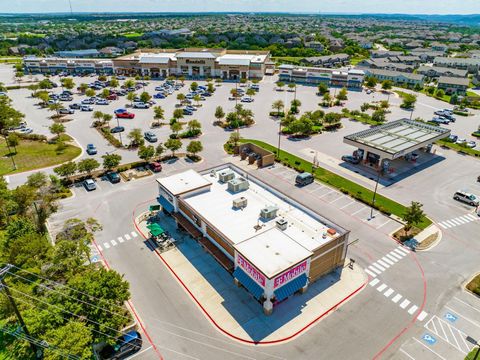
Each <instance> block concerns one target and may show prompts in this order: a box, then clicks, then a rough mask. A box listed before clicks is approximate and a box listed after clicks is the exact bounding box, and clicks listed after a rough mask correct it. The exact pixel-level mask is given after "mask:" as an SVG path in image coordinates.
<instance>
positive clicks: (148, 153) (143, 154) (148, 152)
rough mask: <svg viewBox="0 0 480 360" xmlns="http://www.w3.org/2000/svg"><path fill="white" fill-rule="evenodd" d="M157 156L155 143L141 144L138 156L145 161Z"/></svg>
mask: <svg viewBox="0 0 480 360" xmlns="http://www.w3.org/2000/svg"><path fill="white" fill-rule="evenodd" d="M154 156H155V148H154V147H153V145H148V146H143V145H142V146H140V148H139V149H138V157H139V158H140V159H142V160H145V161H150V160H151V159H152V158H153V157H154Z"/></svg>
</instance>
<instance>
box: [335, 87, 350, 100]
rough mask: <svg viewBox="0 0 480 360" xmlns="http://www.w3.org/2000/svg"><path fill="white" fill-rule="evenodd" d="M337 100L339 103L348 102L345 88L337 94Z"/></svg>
mask: <svg viewBox="0 0 480 360" xmlns="http://www.w3.org/2000/svg"><path fill="white" fill-rule="evenodd" d="M337 100H340V101H345V100H348V96H347V89H346V88H342V89H341V90H340V91H339V92H338V94H337Z"/></svg>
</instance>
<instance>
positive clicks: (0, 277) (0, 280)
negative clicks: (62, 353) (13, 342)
mask: <svg viewBox="0 0 480 360" xmlns="http://www.w3.org/2000/svg"><path fill="white" fill-rule="evenodd" d="M11 268H12V265H10V264H7V265H6V266H5V267H4V268H2V269H0V284H1V287H0V290H1V289H3V290H5V294H6V295H7V297H8V300H9V301H10V304H11V305H12V308H13V311H14V312H15V315H16V316H17V319H18V322H19V323H20V326H21V327H22V330H23V332H24V333H25V335H27V336H28V337H30V336H31V335H30V332H29V331H28V329H27V325H25V322H24V321H23V318H22V315H21V314H20V311H18V307H17V304H16V303H15V299H14V298H13V296H12V293H11V292H10V289H9V288H8V286H7V284H6V283H5V276H6V274H7V273H8V272H9V271H10V269H11ZM30 347H31V348H32V351H33V353H34V354H35V357H36V358H37V359H41V358H42V357H43V356H42V354H43V352H42V350H41V349H40V348H38V347H37V346H36V345H35V344H33V343H31V342H30Z"/></svg>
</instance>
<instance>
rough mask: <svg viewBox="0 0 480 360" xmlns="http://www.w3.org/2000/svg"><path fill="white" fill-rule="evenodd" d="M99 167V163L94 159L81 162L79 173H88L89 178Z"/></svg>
mask: <svg viewBox="0 0 480 360" xmlns="http://www.w3.org/2000/svg"><path fill="white" fill-rule="evenodd" d="M99 167H100V164H99V162H98V161H97V160H95V159H92V158H88V159H83V160H80V161H79V162H78V164H77V169H78V171H79V172H81V173H87V175H88V176H90V175H91V174H92V171H94V170H96V169H98V168H99Z"/></svg>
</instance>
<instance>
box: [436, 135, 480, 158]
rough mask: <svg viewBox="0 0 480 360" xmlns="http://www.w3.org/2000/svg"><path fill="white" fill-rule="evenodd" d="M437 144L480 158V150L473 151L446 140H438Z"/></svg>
mask: <svg viewBox="0 0 480 360" xmlns="http://www.w3.org/2000/svg"><path fill="white" fill-rule="evenodd" d="M437 143H438V144H440V145H442V146H446V147H448V148H450V149H452V150H456V151H461V152H463V153H465V154H468V155H471V156H475V157H480V151H479V150H475V149H471V148H468V147H465V146H461V145H459V144H456V143H453V142H451V141H448V140H446V139H441V140H438V141H437Z"/></svg>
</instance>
